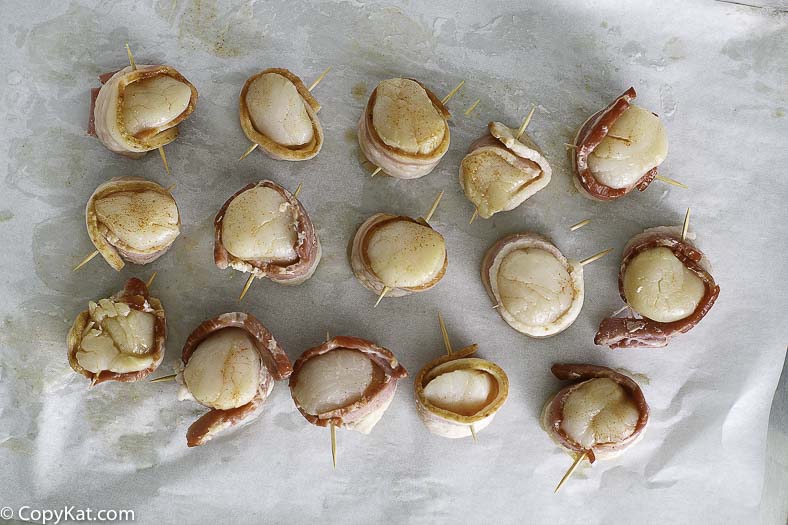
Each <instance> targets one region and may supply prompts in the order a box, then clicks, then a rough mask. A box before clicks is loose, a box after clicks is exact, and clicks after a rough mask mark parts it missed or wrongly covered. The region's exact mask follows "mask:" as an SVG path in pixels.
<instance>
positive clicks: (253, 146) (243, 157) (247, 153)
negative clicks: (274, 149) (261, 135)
mask: <svg viewBox="0 0 788 525" xmlns="http://www.w3.org/2000/svg"><path fill="white" fill-rule="evenodd" d="M257 146H259V144H257V143H256V142H255V143H254V144H252V145H251V146H249V149H248V150H246V151H245V152H244V154H243V155H241V156H240V158H239V159H238V160H239V161H241V160H244V159H245V158H246V157H248V156H249V154H251V153H252V152H253V151H254V150H256V149H257Z"/></svg>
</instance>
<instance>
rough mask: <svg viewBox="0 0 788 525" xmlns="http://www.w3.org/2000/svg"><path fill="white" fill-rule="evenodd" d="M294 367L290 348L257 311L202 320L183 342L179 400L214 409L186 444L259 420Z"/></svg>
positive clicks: (189, 434) (190, 433) (199, 421)
mask: <svg viewBox="0 0 788 525" xmlns="http://www.w3.org/2000/svg"><path fill="white" fill-rule="evenodd" d="M292 371H293V367H292V365H291V364H290V360H289V359H288V358H287V354H285V351H284V350H283V349H282V347H281V346H279V343H278V342H277V341H276V339H274V336H273V335H272V334H271V332H270V331H269V330H268V329H267V328H266V327H265V326H263V324H262V323H261V322H260V321H258V320H257V319H256V318H255V317H253V316H252V315H250V314H247V313H244V312H228V313H224V314H221V315H219V316H217V317H214V318H213V319H208V320H206V321H203V322H202V323H200V325H199V326H197V328H195V329H194V331H192V333H191V334H190V335H189V337H188V338H187V339H186V343H185V344H184V345H183V351H182V352H181V363H180V367H179V370H178V374H177V380H178V382H179V383H180V384H181V388H180V391H179V392H178V399H180V400H194V401H196V402H198V403H200V404H201V405H203V406H205V407H208V408H209V409H210V410H209V411H208V412H206V413H204V414H203V415H202V416H200V417H199V418H198V419H197V420H196V421H194V422H193V423H192V424H191V425H190V426H189V430H188V431H187V433H186V444H187V445H188V446H190V447H195V446H200V445H204V444H205V443H206V442H208V441H209V440H211V439H213V438H214V437H216V436H217V435H218V434H220V433H223V432H225V431H227V430H229V429H231V428H234V427H238V426H239V425H242V424H245V423H248V422H250V421H253V420H254V419H255V418H257V417H258V416H259V415H260V414H261V412H262V410H263V407H264V405H265V402H266V400H267V399H268V396H269V395H270V394H271V391H272V390H273V388H274V384H275V382H276V381H280V380H283V379H287V378H288V377H289V376H290V374H291V373H292Z"/></svg>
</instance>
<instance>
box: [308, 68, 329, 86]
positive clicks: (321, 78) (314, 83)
mask: <svg viewBox="0 0 788 525" xmlns="http://www.w3.org/2000/svg"><path fill="white" fill-rule="evenodd" d="M332 67H333V66H328V67H327V68H326V70H325V71H323V72H322V73H320V76H319V77H317V78H316V79H315V81H314V82H312V84H311V85H310V86H309V91H312V90H313V89H315V88H316V87H317V85H318V84H320V81H321V80H323V79H324V78H326V75H328V72H329V71H331V68H332Z"/></svg>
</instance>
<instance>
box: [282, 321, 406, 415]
mask: <svg viewBox="0 0 788 525" xmlns="http://www.w3.org/2000/svg"><path fill="white" fill-rule="evenodd" d="M337 349H349V350H357V351H359V352H362V353H363V354H364V355H366V356H367V357H368V358H369V359H370V360H371V361H372V362H373V364H375V365H377V367H378V368H379V369H380V370H381V371H382V378H380V380H379V381H377V382H376V383H373V384H372V385H371V386H370V387H369V388H368V389H367V390H366V391H365V392H364V395H363V396H362V397H361V399H359V400H358V401H356V402H354V403H351V404H349V405H346V406H343V407H341V408H337V409H335V410H331V411H328V412H323V413H320V414H310V413H308V412H306V411H305V410H304V408H303V407H302V406H301V404H300V403H299V402H298V400H297V399H296V398H295V396H293V401H294V402H295V404H296V407H297V408H298V411H299V412H301V415H303V416H304V418H306V420H307V421H309V422H310V423H312V424H313V425H317V426H320V427H327V426H330V425H334V426H336V427H348V428H354V427H355V426H356V425H357V424H359V423H361V422H362V420H364V418H366V417H367V416H370V415H372V414H373V413H375V412H377V411H380V410H385V408H386V407H388V405H389V403H391V400H392V399H393V398H394V393H395V392H396V391H397V381H399V380H400V379H403V378H405V377H407V376H408V373H407V371H406V370H405V368H404V367H403V366H402V365H400V364H399V361H397V358H396V357H394V354H392V353H391V352H390V351H389V350H387V349H386V348H383V347H382V346H378V345H376V344H375V343H373V342H371V341H367V340H365V339H361V338H359V337H346V336H338V337H334V338H333V339H331V340H330V341H326V342H325V343H323V344H322V345H320V346H316V347H314V348H310V349H308V350H307V351H305V352H304V353H303V354H302V355H301V357H299V358H298V359H297V360H296V362H295V363H294V364H293V374H292V375H291V376H290V391H291V392H293V390H294V389H295V387H296V384H297V383H298V373H299V371H300V370H301V368H302V367H303V365H304V363H306V362H307V361H308V360H310V359H312V358H314V357H317V356H320V355H323V354H325V353H327V352H331V351H332V350H337Z"/></svg>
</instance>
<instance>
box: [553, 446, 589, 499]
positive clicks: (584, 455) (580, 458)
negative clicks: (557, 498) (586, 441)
mask: <svg viewBox="0 0 788 525" xmlns="http://www.w3.org/2000/svg"><path fill="white" fill-rule="evenodd" d="M587 457H588V452H583V453H582V454H578V455H577V457H576V458H575V461H574V462H573V463H572V466H571V467H569V470H567V471H566V474H564V477H563V478H561V481H559V482H558V485H556V487H555V490H554V491H553V494H555V493H556V492H558V490H559V489H560V488H561V487H562V486H563V484H564V483H566V480H568V479H569V477H570V476H571V475H572V474H573V473H574V472H575V470H577V467H578V466H580V463H582V461H583V460H584V459H586V458H587Z"/></svg>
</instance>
